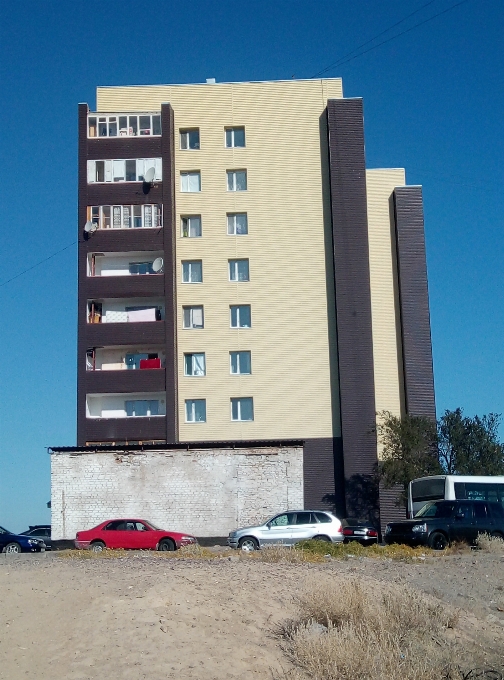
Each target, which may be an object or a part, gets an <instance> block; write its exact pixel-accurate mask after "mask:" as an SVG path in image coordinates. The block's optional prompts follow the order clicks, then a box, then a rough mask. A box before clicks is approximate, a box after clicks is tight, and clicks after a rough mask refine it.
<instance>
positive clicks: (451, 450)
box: [438, 408, 504, 475]
mask: <svg viewBox="0 0 504 680" xmlns="http://www.w3.org/2000/svg"><path fill="white" fill-rule="evenodd" d="M500 421H501V418H500V415H498V414H496V413H489V414H488V415H485V416H482V417H481V418H480V417H479V416H474V417H473V418H470V417H467V416H464V412H463V410H462V409H461V408H457V409H455V411H445V412H444V415H443V416H442V417H441V418H440V419H439V421H438V445H439V449H438V450H439V461H440V463H441V466H442V467H443V469H444V471H445V472H446V473H447V474H458V475H503V474H504V447H503V445H502V444H501V443H500V442H499V434H498V428H499V424H500Z"/></svg>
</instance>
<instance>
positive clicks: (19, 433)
mask: <svg viewBox="0 0 504 680" xmlns="http://www.w3.org/2000/svg"><path fill="white" fill-rule="evenodd" d="M456 2H457V0H432V2H430V3H429V6H428V7H425V8H423V9H422V10H421V11H419V12H418V13H417V14H416V15H415V16H414V17H411V18H410V19H409V20H408V21H406V22H404V23H403V24H401V25H400V26H399V27H397V28H396V29H394V30H393V31H391V32H390V33H387V34H385V35H384V36H383V37H382V38H380V39H379V40H378V41H377V42H380V41H381V40H384V39H387V38H388V37H390V36H392V35H394V33H398V32H399V31H401V30H404V29H407V28H409V27H410V26H412V25H413V24H415V23H418V22H420V21H422V20H424V19H426V18H428V17H429V16H432V15H434V14H437V13H438V12H442V11H443V10H444V9H447V8H448V7H451V6H452V5H454V4H456ZM425 4H426V0H414V1H413V0H410V1H409V2H408V3H405V2H404V0H402V1H401V0H381V1H380V2H377V0H352V1H350V0H331V1H329V0H314V1H312V2H306V1H301V0H289V1H286V0H276V1H275V2H271V1H266V0H264V1H263V0H260V1H257V2H248V3H244V2H243V3H240V2H233V3H231V2H222V1H221V2H215V1H212V0H205V1H203V0H193V1H192V2H191V3H182V2H176V1H173V2H164V3H155V4H152V3H151V4H149V3H147V4H145V3H144V4H143V5H142V4H141V3H140V4H139V3H138V2H132V1H131V0H121V2H118V1H116V0H107V2H104V1H103V0H101V2H96V1H95V0H86V1H84V0H75V1H74V2H63V1H60V0H54V1H49V2H39V1H35V0H28V1H25V2H22V3H21V2H18V3H6V4H4V5H3V7H2V21H1V25H0V74H1V80H0V82H1V84H2V85H1V92H2V106H1V107H0V129H1V132H2V151H3V154H2V156H3V159H4V162H3V163H1V164H0V175H1V179H0V205H1V206H2V210H1V211H0V228H1V234H2V253H3V258H4V259H3V263H4V264H3V266H2V268H1V271H0V309H1V315H2V324H1V330H0V337H1V338H2V346H3V356H4V360H3V361H2V363H1V367H0V403H1V405H2V408H1V412H0V524H1V525H3V526H7V527H8V528H12V529H13V530H23V529H25V528H27V525H28V523H30V524H33V523H42V522H47V521H49V520H50V513H49V510H47V509H46V502H47V501H48V500H49V497H50V484H49V463H50V461H49V456H48V454H47V453H46V449H45V447H47V446H66V445H73V444H74V443H75V393H76V380H75V374H76V368H75V362H76V295H77V288H76V278H77V277H76V246H75V245H73V246H71V247H69V248H68V249H67V250H65V251H64V252H62V253H60V254H58V255H56V256H55V257H54V258H52V259H50V260H49V261H48V262H46V263H44V264H43V265H41V266H40V267H37V268H35V269H33V270H32V271H30V272H28V273H27V274H24V275H23V276H20V277H18V278H16V279H15V280H14V281H12V282H10V283H7V284H5V285H2V284H3V282H5V281H7V280H8V279H10V278H11V277H13V276H16V274H18V273H19V272H20V271H22V270H24V269H26V268H28V267H30V266H32V265H34V264H35V263H37V262H38V261H39V260H41V259H43V258H45V257H47V256H49V255H51V254H52V253H54V252H55V251H57V250H59V249H61V248H63V247H65V246H67V245H70V244H72V243H73V242H74V241H75V240H76V233H77V229H76V226H77V225H76V216H77V177H76V171H77V103H78V102H88V103H89V104H90V107H91V108H92V109H93V108H94V106H95V88H96V86H99V85H131V84H151V83H188V82H202V81H204V80H205V78H209V77H215V78H216V79H217V80H218V81H240V80H275V79H288V78H291V77H292V76H294V77H296V78H307V77H311V76H313V75H314V74H316V73H318V72H319V71H320V70H322V69H323V68H325V67H326V66H328V65H329V64H331V63H332V62H334V61H336V60H337V59H339V58H340V57H342V56H343V55H346V54H347V53H348V52H350V51H352V50H353V49H354V48H356V47H358V46H359V45H361V44H362V43H364V42H366V41H367V40H368V39H370V38H372V37H373V36H375V35H377V34H378V33H380V32H381V31H383V30H384V29H386V28H387V27H389V26H391V25H392V24H394V23H395V22H397V21H399V20H400V19H402V18H403V17H404V16H406V15H407V14H408V13H410V12H413V11H414V10H416V9H418V8H421V7H422V6H423V5H425ZM503 25H504V5H503V4H502V3H501V2H498V0H485V1H484V0H466V1H465V2H463V3H462V4H461V5H460V6H459V7H456V8H455V9H453V10H452V11H449V12H446V13H445V14H443V15H441V16H439V17H438V18H436V19H434V20H432V21H430V22H428V23H426V24H425V25H424V26H421V27H419V28H417V29H415V30H412V31H410V32H408V33H406V34H405V35H403V36H401V37H399V38H397V40H392V41H390V42H389V43H387V44H385V45H382V46H381V47H379V48H378V49H375V50H372V51H370V52H368V53H367V54H365V55H364V56H362V57H359V58H356V59H353V60H351V61H349V62H348V63H345V64H342V65H341V66H340V67H336V68H332V69H331V70H329V71H328V72H327V73H326V74H325V75H326V76H328V77H336V76H341V77H343V87H344V93H345V95H346V96H349V97H363V98H364V112H365V125H366V155H367V164H368V167H406V170H407V180H408V183H410V184H422V185H423V187H424V201H425V221H426V239H427V260H428V270H429V287H430V300H431V316H432V335H433V349H434V369H435V381H436V398H437V406H438V412H440V413H441V412H442V411H443V410H444V409H453V408H456V407H458V406H461V407H463V408H464V409H465V411H466V413H467V414H470V415H472V414H475V413H477V414H480V415H481V414H483V413H488V412H490V411H493V412H497V413H503V412H504V391H503V389H502V385H503V382H504V366H503V361H502V338H503V335H504V323H503V317H502V310H503V295H504V294H503V287H502V285H501V279H502V271H503V268H502V261H503V256H504V246H503V239H502V232H503V227H504V223H503V222H504V218H503V215H504V192H502V158H503V157H504V142H503V134H502V110H503V108H504V94H503V92H504V90H503V87H502V84H503V76H504V66H503V63H504V61H503V54H502V51H503V50H502V44H503V42H502V26H503ZM503 434H504V432H503Z"/></svg>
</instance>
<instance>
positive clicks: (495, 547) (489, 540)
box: [476, 534, 504, 555]
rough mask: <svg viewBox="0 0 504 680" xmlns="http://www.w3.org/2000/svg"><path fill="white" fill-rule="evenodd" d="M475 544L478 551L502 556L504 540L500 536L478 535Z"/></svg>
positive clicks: (503, 553)
mask: <svg viewBox="0 0 504 680" xmlns="http://www.w3.org/2000/svg"><path fill="white" fill-rule="evenodd" d="M476 544H477V546H478V548H479V549H480V550H484V551H485V552H488V553H493V554H494V555H504V540H503V539H502V538H501V537H500V536H490V534H479V535H478V539H477V541H476Z"/></svg>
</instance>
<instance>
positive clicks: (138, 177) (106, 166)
mask: <svg viewBox="0 0 504 680" xmlns="http://www.w3.org/2000/svg"><path fill="white" fill-rule="evenodd" d="M151 168H153V169H154V181H158V182H160V181H161V179H162V164H161V158H127V159H125V158H122V159H118V160H106V161H88V162H87V180H88V184H94V183H97V182H98V183H101V182H143V179H144V174H145V173H146V172H147V171H148V170H150V169H151Z"/></svg>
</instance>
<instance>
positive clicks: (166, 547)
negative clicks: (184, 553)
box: [158, 538, 175, 552]
mask: <svg viewBox="0 0 504 680" xmlns="http://www.w3.org/2000/svg"><path fill="white" fill-rule="evenodd" d="M158 550H162V551H163V552H167V551H170V552H173V551H174V550H175V543H174V542H173V541H172V540H171V538H163V539H162V540H161V541H159V545H158Z"/></svg>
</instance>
